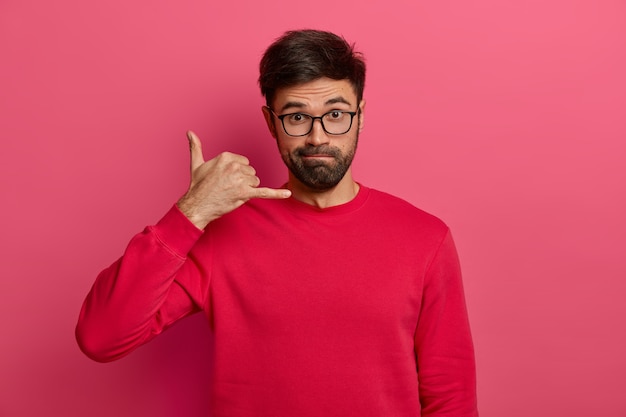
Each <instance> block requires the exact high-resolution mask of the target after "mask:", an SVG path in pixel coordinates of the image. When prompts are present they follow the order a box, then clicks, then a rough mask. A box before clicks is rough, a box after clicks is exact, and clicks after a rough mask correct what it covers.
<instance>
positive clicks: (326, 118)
mask: <svg viewBox="0 0 626 417" xmlns="http://www.w3.org/2000/svg"><path fill="white" fill-rule="evenodd" d="M322 121H323V122H324V128H325V129H326V131H327V132H328V133H330V134H333V135H342V134H344V133H346V132H347V131H348V130H350V126H351V125H352V115H351V114H350V113H346V112H343V111H339V110H333V111H331V112H328V113H326V114H325V115H323V116H322Z"/></svg>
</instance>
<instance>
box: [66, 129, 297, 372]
mask: <svg viewBox="0 0 626 417" xmlns="http://www.w3.org/2000/svg"><path fill="white" fill-rule="evenodd" d="M188 138H189V145H190V151H191V184H190V186H189V190H188V191H187V193H186V194H185V195H184V196H183V197H182V198H181V199H180V200H179V201H178V203H177V204H176V207H173V208H172V209H171V210H170V211H169V212H168V213H167V214H166V215H165V216H164V217H163V219H161V221H159V222H158V223H157V224H156V225H155V226H151V227H147V228H146V229H145V230H144V232H143V233H140V234H138V235H136V236H135V237H134V238H133V239H132V240H131V242H130V243H129V245H128V247H127V249H126V251H125V252H124V255H123V256H122V257H121V258H120V259H119V260H118V261H117V262H115V263H114V264H113V265H111V266H110V267H109V268H107V269H105V270H104V271H102V272H101V273H100V275H99V276H98V278H97V279H96V282H95V283H94V285H93V287H92V289H91V291H90V292H89V294H88V295H87V298H86V299H85V301H84V303H83V307H82V309H81V312H80V316H79V320H78V324H77V326H76V339H77V341H78V344H79V346H80V348H81V349H82V350H83V352H85V354H87V356H89V357H91V358H92V359H94V360H97V361H101V362H107V361H112V360H115V359H118V358H120V357H122V356H124V355H126V354H128V353H130V352H131V351H132V350H133V349H135V348H136V347H138V346H140V345H142V344H143V343H146V342H147V341H149V340H150V339H152V338H153V337H154V336H156V335H157V334H159V333H161V332H162V331H163V330H164V329H165V328H167V326H169V325H170V324H172V323H173V322H174V321H176V320H178V319H180V318H182V317H184V316H187V315H189V314H191V313H193V312H196V311H198V310H199V309H200V308H201V307H202V306H203V304H204V301H203V299H204V297H205V294H204V293H203V291H204V290H202V289H201V288H200V283H201V282H208V277H202V276H201V272H200V270H201V268H197V267H196V265H195V264H194V263H193V262H191V261H190V260H188V259H187V254H188V253H189V251H190V250H191V249H192V247H193V246H194V244H195V243H196V242H197V240H198V239H199V238H200V236H201V235H202V233H203V232H202V229H204V228H205V227H206V225H207V224H208V223H210V222H211V221H213V220H215V219H217V218H219V217H221V216H222V215H224V214H226V213H228V212H230V211H232V210H234V209H236V208H237V207H239V206H241V205H242V204H244V203H245V202H246V201H248V200H249V199H251V198H287V197H289V196H290V195H291V193H290V192H289V191H288V190H273V189H270V188H260V187H258V186H259V183H260V181H259V179H258V177H256V175H255V171H254V168H252V167H251V166H250V165H249V161H248V159H247V158H245V157H244V156H241V155H235V154H231V153H223V154H220V155H218V156H217V157H215V158H213V159H211V160H209V161H206V162H205V161H204V157H203V155H202V147H201V144H200V140H199V139H198V137H197V136H196V135H195V134H193V133H192V132H189V133H188ZM183 282H184V283H185V285H184V286H183V285H181V283H183Z"/></svg>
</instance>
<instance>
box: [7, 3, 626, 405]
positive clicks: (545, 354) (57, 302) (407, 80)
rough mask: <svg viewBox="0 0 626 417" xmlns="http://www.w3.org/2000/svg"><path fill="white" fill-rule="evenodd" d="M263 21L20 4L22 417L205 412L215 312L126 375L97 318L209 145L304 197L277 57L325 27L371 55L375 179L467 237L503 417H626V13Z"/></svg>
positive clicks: (10, 391)
mask: <svg viewBox="0 0 626 417" xmlns="http://www.w3.org/2000/svg"><path fill="white" fill-rule="evenodd" d="M248 3H249V4H247V5H241V4H238V2H213V1H200V0H184V1H176V2H175V1H163V0H161V1H155V0H134V1H133V0H110V1H106V2H89V1H82V0H62V1H55V2H52V1H44V0H3V1H2V2H1V3H0V71H1V74H0V139H1V148H0V149H1V150H0V193H1V194H0V195H1V196H2V213H3V216H2V218H1V219H0V230H1V232H0V254H1V255H0V256H1V257H2V260H1V264H0V265H1V267H2V275H1V278H0V279H1V281H0V325H1V327H0V415H1V416H27V417H29V416H64V417H74V416H76V417H78V416H81V417H82V416H91V417H97V416H118V417H124V416H138V415H139V416H140V415H151V416H157V417H158V416H164V417H165V416H173V415H180V416H201V415H204V414H205V410H206V409H207V407H206V400H205V397H204V393H205V391H206V390H207V382H206V380H205V378H204V377H205V375H206V370H207V368H208V367H209V366H210V365H209V364H208V363H207V360H206V355H205V352H204V351H205V350H206V349H207V346H208V341H207V336H206V332H205V330H206V325H205V323H203V321H202V318H201V317H195V318H191V319H189V320H186V321H184V322H181V323H180V324H179V325H177V326H175V327H174V328H173V329H171V330H170V331H169V332H167V333H166V334H164V335H163V336H161V337H160V338H158V339H157V340H155V341H154V342H152V343H151V344H149V345H147V346H145V347H143V348H141V349H140V350H139V351H137V352H135V353H134V354H133V355H131V356H129V357H127V358H125V359H123V360H121V361H119V362H116V363H112V364H107V365H100V364H96V363H94V362H91V361H90V360H88V359H87V358H86V357H84V356H83V355H82V354H81V353H80V352H79V350H78V348H77V346H76V343H75V341H74V337H73V329H74V325H75V320H76V317H77V314H78V310H79V307H80V304H81V301H82V298H83V297H84V295H85V294H86V292H87V291H88V289H89V287H90V285H91V283H92V281H93V279H94V278H95V275H96V274H97V272H98V271H99V270H100V269H102V268H103V267H104V266H106V265H107V264H108V263H110V262H111V261H113V259H114V258H116V257H117V256H118V255H119V254H120V253H121V251H122V250H123V248H124V246H125V244H126V242H127V241H128V239H129V238H130V237H131V236H132V235H133V234H134V233H135V232H137V231H139V230H141V229H142V228H143V226H144V225H145V224H148V223H152V222H154V221H156V220H157V219H158V218H159V217H160V215H161V214H162V213H164V212H165V211H166V210H167V209H168V208H169V206H170V205H171V204H173V202H174V201H175V200H176V199H177V198H178V196H179V195H180V194H181V193H182V192H183V191H184V190H185V187H186V184H187V178H188V171H187V170H188V154H187V144H186V140H185V137H184V132H185V130H186V129H194V130H195V131H196V132H198V133H199V135H200V136H201V138H203V142H204V147H205V152H206V153H207V155H210V154H214V153H217V152H219V151H221V150H227V149H228V150H231V151H235V152H239V153H243V154H246V155H247V156H248V157H249V158H250V159H251V161H252V163H253V165H255V166H256V168H257V170H258V171H259V172H260V176H261V178H262V180H263V182H264V183H266V184H268V185H277V184H279V183H280V181H282V180H283V179H284V177H285V170H284V169H283V168H282V165H281V162H280V159H279V158H278V157H277V156H276V152H275V149H274V145H273V143H272V140H271V138H270V136H269V135H268V134H267V133H266V132H265V130H264V125H263V120H262V117H261V112H260V111H259V107H260V105H261V103H262V99H261V97H260V95H259V92H258V90H257V86H256V77H257V69H256V68H257V62H258V59H259V57H260V55H261V53H262V51H263V48H264V47H265V46H266V45H267V44H268V43H269V42H270V41H271V40H273V39H274V38H275V37H276V36H278V35H279V34H280V33H281V32H282V31H284V30H286V29H293V28H301V27H317V28H323V29H330V30H333V31H336V32H339V33H342V34H344V36H346V37H347V38H348V39H350V40H354V41H357V44H358V46H359V47H360V49H362V50H363V51H364V52H365V53H366V56H367V59H368V63H369V78H368V84H367V88H366V98H367V100H368V105H367V109H366V111H367V113H366V123H365V130H364V132H363V135H362V140H361V145H360V149H359V153H358V156H357V159H358V161H357V162H356V165H355V173H356V177H357V179H358V180H360V181H362V182H364V183H366V184H369V185H370V186H373V187H377V188H381V189H384V190H387V191H390V192H392V193H395V194H397V195H399V196H401V197H404V198H405V199H407V200H409V201H411V202H413V203H414V204H416V205H418V206H420V207H422V208H424V209H426V210H428V211H431V212H434V213H436V214H438V215H439V216H440V217H442V218H443V219H444V220H445V221H446V222H448V223H449V224H450V226H451V227H452V228H453V231H454V234H455V238H456V241H457V244H458V247H459V252H460V256H461V258H462V262H463V267H464V272H465V282H466V291H467V299H468V304H469V308H470V313H471V322H472V326H473V331H474V336H475V344H476V349H477V355H478V372H479V373H478V379H479V400H480V408H481V412H482V416H486V417H488V416H494V417H495V416H498V417H501V416H506V417H518V416H519V417H521V416H525V417H526V416H546V417H554V416H568V417H578V416H580V417H589V416H593V417H619V416H622V417H623V416H625V415H626V400H625V399H624V395H623V394H624V390H625V389H626V377H625V375H626V354H625V352H626V332H625V327H626V326H625V325H626V320H625V317H626V303H625V302H624V295H625V293H626V279H625V278H626V192H625V190H626V186H625V184H626V168H625V163H624V160H625V159H626V158H625V157H626V145H625V143H626V114H625V113H626V82H625V76H624V74H626V3H624V2H623V1H621V0H612V1H610V0H596V1H591V0H590V1H572V0H545V1H536V0H535V1H501V0H476V1H469V2H468V1H456V2H455V1H449V0H443V1H409V0H406V1H398V0H391V1H386V2H380V5H374V6H365V5H364V4H365V3H367V2H361V1H359V2H357V1H350V0H346V1H326V0H322V1H318V2H314V3H305V4H296V3H294V2H288V1H283V0H277V1H274V2H271V3H268V2H256V1H255V2H253V1H249V2H248Z"/></svg>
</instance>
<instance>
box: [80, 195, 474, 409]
mask: <svg viewBox="0 0 626 417" xmlns="http://www.w3.org/2000/svg"><path fill="white" fill-rule="evenodd" d="M198 311H203V312H204V314H205V315H206V316H207V318H208V320H209V323H210V329H211V331H212V332H213V336H214V337H212V338H211V340H212V342H213V343H214V345H215V346H214V350H213V351H214V355H215V357H214V358H212V359H213V361H214V366H213V374H212V375H211V378H212V385H211V386H212V392H211V393H210V395H209V399H208V401H210V403H211V406H210V407H211V410H212V412H213V416H215V417H222V416H224V417H259V416H271V417H283V416H284V417H296V416H297V417H308V416H311V417H321V416H324V417H332V416H337V417H348V416H358V417H367V416H372V417H373V416H376V417H383V416H384V417H391V416H398V417H400V416H403V417H404V416H407V417H408V416H420V415H422V416H449V417H474V416H476V415H477V411H476V382H475V369H474V354H473V348H472V341H471V335H470V329H469V323H468V319H467V313H466V307H465V301H464V296H463V288H462V282H461V274H460V270H459V264H458V259H457V254H456V251H455V248H454V243H453V241H452V238H451V236H450V232H449V230H448V228H447V227H446V226H445V225H444V224H443V223H442V222H441V221H440V220H438V219H437V218H435V217H433V216H431V215H429V214H427V213H425V212H423V211H421V210H419V209H417V208H415V207H413V206H411V205H410V204H408V203H406V202H404V201H402V200H400V199H398V198H395V197H392V196H390V195H388V194H385V193H382V192H379V191H376V190H372V189H368V188H366V187H363V186H361V189H360V192H359V194H358V195H357V196H356V198H355V199H353V200H352V201H350V202H349V203H346V204H343V205H340V206H335V207H330V208H327V209H318V208H315V207H313V206H309V205H307V204H304V203H301V202H299V201H297V200H294V199H293V198H291V199H287V200H262V199H257V200H251V201H249V202H248V203H247V204H245V205H244V206H242V207H240V208H239V209H237V210H235V211H233V212H231V213H229V214H227V215H225V216H223V217H222V218H220V219H218V220H216V221H214V222H212V223H210V224H209V225H208V226H207V228H206V229H205V231H204V232H202V231H200V230H198V229H197V228H196V227H195V226H194V225H193V224H192V223H191V222H189V221H188V220H187V218H186V217H185V216H184V215H183V214H182V213H181V212H180V211H179V210H178V209H177V208H176V207H175V206H174V207H173V208H172V209H171V210H170V211H169V212H168V213H167V214H166V215H165V216H164V217H163V218H162V219H161V220H160V221H159V222H158V223H157V224H156V225H155V226H150V227H147V228H146V229H145V230H144V232H143V233H140V234H138V235H137V236H135V237H134V238H133V239H132V240H131V242H130V244H129V245H128V248H127V249H126V252H125V253H124V256H123V257H122V258H120V259H119V260H118V261H117V262H115V263H114V264H113V265H111V266H110V267H109V268H107V269H105V270H104V271H102V273H101V274H100V275H99V276H98V278H97V280H96V282H95V284H94V286H93V288H92V290H91V291H90V293H89V295H88V296H87V298H86V300H85V303H84V305H83V308H82V310H81V314H80V319H79V322H78V326H77V329H76V333H77V338H78V342H79V344H80V346H81V349H82V350H83V351H84V352H85V353H86V354H87V355H88V356H90V357H91V358H93V359H95V360H97V361H103V362H104V361H111V360H114V359H117V358H120V357H122V356H124V355H126V354H127V353H129V352H130V351H132V350H133V349H135V348H136V347H138V346H140V345H141V344H143V343H146V342H147V341H148V340H150V339H151V338H153V337H154V336H156V335H157V334H159V333H161V332H162V331H163V330H164V329H165V328H167V327H168V326H170V325H171V324H173V323H174V322H175V321H176V320H178V319H180V318H182V317H184V316H187V315H189V314H192V313H194V312H198ZM420 408H421V414H420Z"/></svg>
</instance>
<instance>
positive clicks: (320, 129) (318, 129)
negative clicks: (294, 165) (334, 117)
mask: <svg viewBox="0 0 626 417" xmlns="http://www.w3.org/2000/svg"><path fill="white" fill-rule="evenodd" d="M329 141H330V139H329V137H328V135H327V134H326V132H325V131H324V126H322V119H314V120H313V126H312V127H311V131H310V132H309V134H308V135H307V137H306V143H307V145H311V146H319V145H323V144H326V143H328V142H329Z"/></svg>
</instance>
